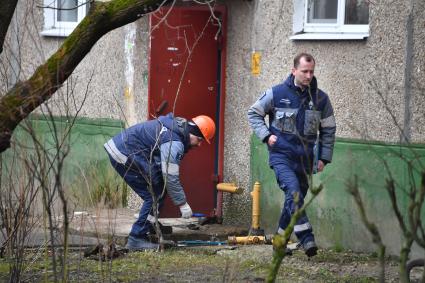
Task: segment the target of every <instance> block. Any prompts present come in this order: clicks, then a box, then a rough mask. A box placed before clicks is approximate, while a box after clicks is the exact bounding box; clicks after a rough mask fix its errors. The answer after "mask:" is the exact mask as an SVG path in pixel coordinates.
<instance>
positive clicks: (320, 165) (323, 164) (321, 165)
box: [317, 160, 325, 172]
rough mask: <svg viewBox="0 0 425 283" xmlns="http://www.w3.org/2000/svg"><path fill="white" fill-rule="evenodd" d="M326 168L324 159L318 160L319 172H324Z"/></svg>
mask: <svg viewBox="0 0 425 283" xmlns="http://www.w3.org/2000/svg"><path fill="white" fill-rule="evenodd" d="M323 168H325V163H324V162H323V161H322V160H319V161H317V172H322V171H323Z"/></svg>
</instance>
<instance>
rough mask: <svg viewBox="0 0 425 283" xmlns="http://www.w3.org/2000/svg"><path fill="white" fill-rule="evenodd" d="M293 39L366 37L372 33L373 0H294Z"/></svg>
mask: <svg viewBox="0 0 425 283" xmlns="http://www.w3.org/2000/svg"><path fill="white" fill-rule="evenodd" d="M293 1H294V23H293V24H294V25H293V27H294V34H295V35H294V36H292V37H291V39H364V38H366V37H368V36H369V0H293Z"/></svg>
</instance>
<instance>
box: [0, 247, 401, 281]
mask: <svg viewBox="0 0 425 283" xmlns="http://www.w3.org/2000/svg"><path fill="white" fill-rule="evenodd" d="M271 259H272V246H270V245H246V246H221V247H196V248H193V247H191V248H187V247H185V248H173V249H167V250H165V251H163V252H155V251H147V252H132V253H127V254H123V255H121V256H120V257H118V258H115V259H113V260H107V261H101V260H99V257H97V256H92V257H84V255H83V252H82V251H81V252H78V251H72V252H71V253H70V256H69V259H68V264H67V265H66V268H67V270H68V281H69V282H264V280H265V278H266V277H267V274H268V268H269V266H270V262H271ZM57 264H58V265H59V266H60V263H59V262H58V263H57ZM5 265H7V262H6V261H5V260H0V271H2V272H0V281H1V282H4V281H5V280H8V272H6V271H7V268H5ZM24 270H25V272H24V274H22V277H21V279H22V281H23V282H51V281H53V279H54V275H53V272H52V264H51V260H50V258H49V257H48V256H47V257H46V255H45V253H40V252H34V253H33V254H32V253H29V254H28V259H26V261H25V268H24ZM378 274H379V264H378V261H377V258H376V257H374V256H373V255H370V254H357V253H353V252H349V251H344V252H335V251H332V250H319V253H318V255H317V256H315V257H313V258H312V259H308V258H307V257H306V256H305V255H304V253H303V252H302V251H298V250H296V251H294V254H293V255H292V256H290V257H286V258H285V259H284V261H283V263H282V265H281V268H280V270H279V274H278V278H277V280H276V281H277V282H377V281H378V279H379V278H378ZM58 276H61V275H60V274H59V275H58ZM59 281H61V280H59ZM386 282H399V280H398V265H397V262H396V261H395V260H391V259H388V260H387V264H386Z"/></svg>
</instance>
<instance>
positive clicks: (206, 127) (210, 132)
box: [192, 115, 215, 143]
mask: <svg viewBox="0 0 425 283" xmlns="http://www.w3.org/2000/svg"><path fill="white" fill-rule="evenodd" d="M192 121H193V123H195V124H196V126H198V128H199V130H201V133H202V135H203V136H204V139H205V140H206V141H207V143H211V142H210V139H212V138H213V137H214V134H215V123H214V121H213V119H211V118H210V117H208V116H206V115H199V116H196V117H194V118H193V119H192Z"/></svg>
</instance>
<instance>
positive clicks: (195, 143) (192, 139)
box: [190, 134, 204, 147]
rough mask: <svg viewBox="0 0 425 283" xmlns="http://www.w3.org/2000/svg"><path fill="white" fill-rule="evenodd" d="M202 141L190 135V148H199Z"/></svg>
mask: <svg viewBox="0 0 425 283" xmlns="http://www.w3.org/2000/svg"><path fill="white" fill-rule="evenodd" d="M203 140H204V139H203V138H201V137H198V136H195V135H192V134H190V147H195V146H200V145H201V143H202V141H203Z"/></svg>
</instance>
